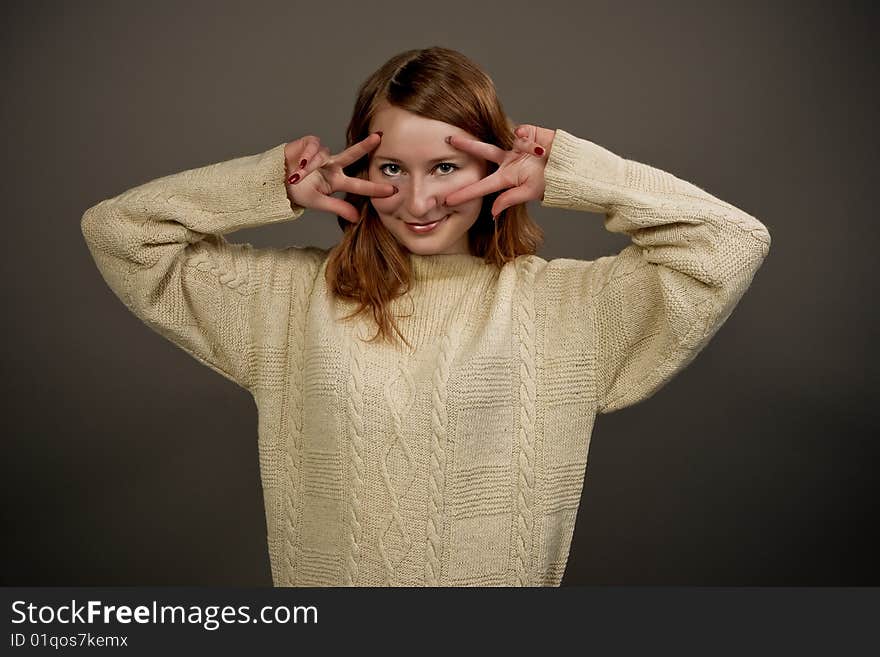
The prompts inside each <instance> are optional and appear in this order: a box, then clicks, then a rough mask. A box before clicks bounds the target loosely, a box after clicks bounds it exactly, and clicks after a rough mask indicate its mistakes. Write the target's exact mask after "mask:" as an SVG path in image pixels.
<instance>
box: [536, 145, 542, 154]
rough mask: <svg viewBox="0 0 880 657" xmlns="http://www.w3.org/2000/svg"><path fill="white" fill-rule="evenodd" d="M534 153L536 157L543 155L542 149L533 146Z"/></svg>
mask: <svg viewBox="0 0 880 657" xmlns="http://www.w3.org/2000/svg"><path fill="white" fill-rule="evenodd" d="M535 153H536V154H537V155H543V154H544V149H543V148H541V147H540V146H535Z"/></svg>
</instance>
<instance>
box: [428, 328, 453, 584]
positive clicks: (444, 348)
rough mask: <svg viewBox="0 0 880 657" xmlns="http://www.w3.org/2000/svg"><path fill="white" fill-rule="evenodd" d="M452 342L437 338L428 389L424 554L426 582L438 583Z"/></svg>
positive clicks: (445, 337) (449, 339)
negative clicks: (436, 354)
mask: <svg viewBox="0 0 880 657" xmlns="http://www.w3.org/2000/svg"><path fill="white" fill-rule="evenodd" d="M453 355H454V352H453V341H452V339H451V338H450V337H449V335H444V336H443V337H442V338H441V339H440V358H439V359H438V361H437V367H436V368H435V369H434V378H433V383H434V387H433V388H432V390H431V460H430V469H429V476H430V479H429V481H428V488H429V491H430V497H429V499H428V524H427V539H428V540H427V554H426V556H425V584H427V585H428V586H439V585H440V577H441V567H442V564H441V563H440V558H441V556H442V553H443V531H444V518H443V512H444V501H443V495H444V493H445V489H446V483H445V481H446V432H447V427H448V425H449V414H448V413H447V410H446V406H447V403H448V381H449V373H450V369H451V366H452V357H453Z"/></svg>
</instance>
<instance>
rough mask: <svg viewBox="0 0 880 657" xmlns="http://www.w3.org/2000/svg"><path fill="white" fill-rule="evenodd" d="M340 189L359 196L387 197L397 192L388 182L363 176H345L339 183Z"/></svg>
mask: <svg viewBox="0 0 880 657" xmlns="http://www.w3.org/2000/svg"><path fill="white" fill-rule="evenodd" d="M339 189H340V191H344V192H351V193H352V194H359V195H360V196H379V197H388V196H392V195H394V194H396V193H397V189H396V188H395V187H394V185H392V184H390V183H376V182H371V181H369V180H364V179H363V178H353V177H348V176H346V177H345V178H343V179H342V181H341V182H340V184H339Z"/></svg>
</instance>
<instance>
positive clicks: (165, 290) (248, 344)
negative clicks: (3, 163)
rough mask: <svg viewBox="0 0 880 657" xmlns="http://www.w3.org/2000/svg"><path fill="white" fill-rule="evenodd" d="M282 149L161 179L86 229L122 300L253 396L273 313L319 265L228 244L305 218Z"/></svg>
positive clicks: (297, 254) (315, 256)
mask: <svg viewBox="0 0 880 657" xmlns="http://www.w3.org/2000/svg"><path fill="white" fill-rule="evenodd" d="M284 148H285V144H279V145H277V146H275V147H273V148H271V149H269V150H267V151H265V152H263V153H258V154H255V155H249V156H244V157H239V158H235V159H232V160H228V161H224V162H218V163H216V164H209V165H207V166H202V167H199V168H194V169H188V170H186V171H181V172H180V173H175V174H172V175H168V176H164V177H161V178H156V179H154V180H151V181H149V182H147V183H144V184H142V185H140V186H137V187H134V188H132V189H129V190H128V191H125V192H123V193H122V194H120V195H118V196H116V197H114V198H110V199H106V200H103V201H101V202H99V203H98V204H97V205H95V206H93V207H91V208H89V209H88V210H86V212H85V213H84V214H83V217H82V221H81V227H82V233H83V236H84V237H85V241H86V244H87V245H88V248H89V250H90V252H91V253H92V256H93V257H94V259H95V263H96V264H97V266H98V269H99V270H100V272H101V275H102V276H103V277H104V280H105V281H106V282H107V284H108V285H109V286H110V288H111V289H112V290H113V292H114V293H115V294H116V296H117V297H118V298H119V299H120V300H121V301H122V302H123V303H124V304H125V305H126V306H127V307H128V308H129V309H130V310H131V311H132V312H133V313H134V314H135V315H137V316H138V317H139V318H140V319H141V320H143V321H144V322H145V323H146V324H147V325H148V326H150V327H151V328H152V329H154V330H155V331H156V332H158V333H159V334H161V335H163V336H164V337H165V338H167V339H168V340H170V341H171V342H172V343H174V344H176V345H177V346H179V347H181V348H182V349H184V350H185V351H186V352H188V353H189V354H190V355H192V356H193V357H194V358H196V359H197V360H199V361H200V362H202V363H204V364H206V365H208V366H209V367H211V368H212V369H214V370H215V371H217V372H219V373H220V374H222V375H223V376H225V377H226V378H228V379H230V380H232V381H234V382H235V383H237V384H238V385H240V386H241V387H243V388H245V389H247V390H251V391H252V390H253V387H254V385H255V384H256V383H257V377H258V370H259V363H258V362H257V353H258V349H257V345H259V344H261V342H262V341H263V338H264V336H265V334H266V333H267V332H270V331H274V332H277V331H278V330H279V328H278V327H274V328H273V326H271V325H270V323H269V320H270V319H271V311H273V310H277V309H278V308H279V307H280V308H284V307H285V304H289V303H290V301H289V299H285V297H289V295H290V294H291V281H292V279H295V278H296V277H308V276H310V275H311V273H310V272H312V271H313V270H314V269H316V267H317V263H318V262H319V260H320V256H321V251H320V250H319V249H316V248H314V247H302V248H301V247H289V248H285V249H265V250H263V249H255V248H253V247H252V246H251V245H250V244H231V243H229V242H227V240H226V239H225V238H224V237H223V235H224V234H228V233H232V232H234V231H237V230H240V229H242V228H249V227H254V226H260V225H265V224H273V223H279V222H282V221H289V220H293V219H297V218H298V217H300V216H301V215H302V213H303V211H304V208H302V207H300V206H298V205H296V204H295V203H292V202H291V201H290V200H289V198H288V195H287V186H286V181H285V172H286V166H285V154H284ZM279 304H280V305H279ZM276 318H277V315H276ZM275 321H277V319H276V320H275Z"/></svg>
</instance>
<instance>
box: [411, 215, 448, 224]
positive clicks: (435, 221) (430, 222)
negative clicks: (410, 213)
mask: <svg viewBox="0 0 880 657" xmlns="http://www.w3.org/2000/svg"><path fill="white" fill-rule="evenodd" d="M448 216H449V215H448V214H447V215H446V217H448ZM446 217H440V218H439V219H435V220H434V221H428V222H426V223H423V224H420V223H417V222H415V221H405V222H403V223H405V224H409V225H410V226H430V225H431V224H436V223H438V222H440V221H443V220H444V219H446Z"/></svg>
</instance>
